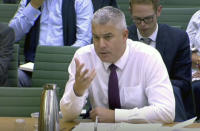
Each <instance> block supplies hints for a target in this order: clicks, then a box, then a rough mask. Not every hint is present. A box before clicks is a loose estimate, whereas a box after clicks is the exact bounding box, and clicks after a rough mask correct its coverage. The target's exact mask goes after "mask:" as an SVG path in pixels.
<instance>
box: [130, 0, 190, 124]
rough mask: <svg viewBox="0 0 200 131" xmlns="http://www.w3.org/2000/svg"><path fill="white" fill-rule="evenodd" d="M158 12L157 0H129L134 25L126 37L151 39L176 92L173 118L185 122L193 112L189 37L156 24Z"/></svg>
mask: <svg viewBox="0 0 200 131" xmlns="http://www.w3.org/2000/svg"><path fill="white" fill-rule="evenodd" d="M161 11H162V6H161V5H160V0H130V12H131V15H132V18H133V21H134V24H133V25H131V26H130V27H128V30H129V38H130V39H132V40H136V41H138V40H141V39H147V40H150V41H149V42H150V43H148V44H149V45H150V46H152V47H154V48H156V49H157V50H158V51H159V52H160V54H161V56H162V59H163V61H164V63H165V65H166V67H167V70H168V73H169V77H170V80H171V83H172V86H173V90H174V94H175V100H176V115H175V121H184V120H186V119H188V118H191V117H193V115H194V111H193V105H192V104H191V103H192V97H191V96H190V95H191V93H190V92H191V85H190V83H191V55H190V45H189V38H188V35H187V33H186V32H185V31H183V30H180V29H178V28H173V27H170V26H168V25H166V24H158V23H157V17H159V16H160V14H161ZM143 41H144V40H143ZM146 43H147V42H146ZM188 99H189V100H188ZM187 101H189V102H187ZM186 102H187V103H186ZM184 104H185V105H184ZM185 108H186V109H187V111H188V110H189V111H188V112H189V113H188V114H186V111H185ZM190 113H191V114H190Z"/></svg>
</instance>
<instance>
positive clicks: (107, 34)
mask: <svg viewBox="0 0 200 131" xmlns="http://www.w3.org/2000/svg"><path fill="white" fill-rule="evenodd" d="M92 35H94V36H111V35H112V33H110V32H108V33H105V34H99V35H98V34H94V33H92Z"/></svg>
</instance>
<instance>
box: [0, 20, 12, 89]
mask: <svg viewBox="0 0 200 131" xmlns="http://www.w3.org/2000/svg"><path fill="white" fill-rule="evenodd" d="M14 40H15V34H14V31H13V30H12V29H11V28H10V27H8V26H7V25H6V24H2V23H0V86H6V85H7V77H8V64H9V62H10V59H11V57H12V52H13V43H14Z"/></svg>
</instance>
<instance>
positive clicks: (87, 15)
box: [9, 0, 93, 46]
mask: <svg viewBox="0 0 200 131" xmlns="http://www.w3.org/2000/svg"><path fill="white" fill-rule="evenodd" d="M26 2H27V0H22V1H21V2H20V4H19V9H18V11H17V13H16V14H15V16H14V18H13V19H12V20H11V21H10V23H9V26H10V27H12V28H13V29H14V31H15V34H16V41H19V40H20V39H21V38H22V37H23V36H24V35H25V34H26V33H28V32H29V30H30V28H31V27H32V26H33V24H34V23H35V21H36V19H37V18H38V16H39V15H41V18H40V36H39V45H53V46H63V45H64V42H63V26H62V0H45V1H44V3H43V5H42V7H41V10H42V12H41V11H40V10H38V9H35V8H33V7H32V6H31V4H28V5H27V6H26ZM74 6H75V12H76V19H77V34H76V38H77V40H76V42H75V43H74V44H73V46H84V45H87V44H90V42H91V38H92V33H91V20H92V16H93V6H92V2H91V0H75V5H74Z"/></svg>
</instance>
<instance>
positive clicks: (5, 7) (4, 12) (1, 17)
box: [0, 4, 18, 23]
mask: <svg viewBox="0 0 200 131" xmlns="http://www.w3.org/2000/svg"><path fill="white" fill-rule="evenodd" d="M17 8H18V4H0V21H1V22H4V23H8V22H9V21H10V20H11V18H12V17H13V16H14V14H15V12H16V11H17Z"/></svg>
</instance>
